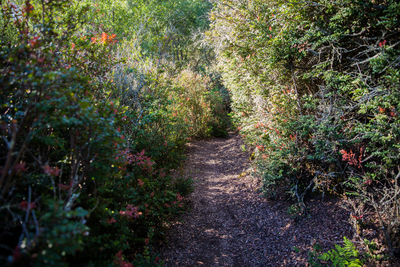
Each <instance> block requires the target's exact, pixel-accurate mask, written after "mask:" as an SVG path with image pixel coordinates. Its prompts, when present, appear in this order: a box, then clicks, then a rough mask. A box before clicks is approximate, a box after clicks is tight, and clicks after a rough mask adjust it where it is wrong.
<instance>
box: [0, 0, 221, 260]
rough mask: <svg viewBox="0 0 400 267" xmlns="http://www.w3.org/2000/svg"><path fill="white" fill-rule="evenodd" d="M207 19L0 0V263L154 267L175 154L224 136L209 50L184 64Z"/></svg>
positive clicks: (135, 6)
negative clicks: (205, 60) (206, 59)
mask: <svg viewBox="0 0 400 267" xmlns="http://www.w3.org/2000/svg"><path fill="white" fill-rule="evenodd" d="M209 8H210V6H209V3H207V2H205V1H201V0H199V1H187V0H185V1H184V0H182V1H162V2H160V1H122V0H121V1H107V0H104V1H65V0H57V1H56V0H50V1H19V2H18V1H16V3H15V2H12V1H1V9H2V10H1V11H2V12H1V17H0V25H1V29H2V35H1V37H0V73H1V76H0V84H1V92H0V98H1V114H0V118H1V122H0V124H1V137H2V141H1V144H0V150H1V158H0V165H1V178H0V218H1V220H0V245H1V252H0V265H12V266H28V265H35V266H66V265H95V266H110V265H117V266H132V264H135V265H140V264H150V265H152V264H158V263H159V259H158V258H157V257H156V255H154V254H153V252H152V247H153V245H154V244H155V243H157V242H158V240H160V238H162V233H163V229H164V228H165V226H166V225H167V223H168V222H169V220H171V218H172V217H173V216H176V215H177V214H179V213H180V212H181V211H182V210H183V209H184V205H185V196H186V195H187V194H188V193H189V192H190V190H191V182H190V179H188V178H185V177H179V174H175V175H172V173H173V170H174V169H177V168H179V167H180V164H181V162H182V159H183V152H184V149H183V148H184V144H185V143H186V142H187V141H188V139H189V138H196V137H208V136H211V134H214V135H225V134H226V129H227V128H226V127H227V124H226V120H225V118H226V116H227V115H226V114H227V101H228V99H227V95H226V94H225V93H224V92H223V88H222V86H221V84H220V83H219V80H218V79H217V78H216V77H215V75H214V74H213V73H211V72H208V71H206V69H205V68H204V66H202V65H201V64H202V63H199V62H201V56H202V55H204V54H205V53H204V52H201V51H200V50H199V52H198V53H197V55H198V57H197V58H195V56H194V55H196V54H195V53H194V54H193V56H192V57H191V58H189V57H188V56H185V55H186V54H187V53H188V51H197V50H196V48H195V47H194V46H193V42H194V41H192V40H194V39H193V38H192V36H194V35H195V33H196V32H197V31H198V30H200V29H204V28H205V27H207V23H208V20H207V17H206V16H205V14H207V12H208V10H209ZM171 11H173V12H171ZM202 14H203V15H202ZM150 26H151V27H150ZM142 27H144V28H145V30H144V31H143V29H142ZM152 27H154V28H152ZM174 38H175V39H176V40H175V43H174V42H173V41H172V40H173V39H174ZM167 40H168V41H167ZM181 40H183V41H181ZM160 47H161V48H162V49H161V50H160ZM178 63H179V64H178ZM200 69H202V71H201V72H199V70H200ZM175 173H177V172H175Z"/></svg>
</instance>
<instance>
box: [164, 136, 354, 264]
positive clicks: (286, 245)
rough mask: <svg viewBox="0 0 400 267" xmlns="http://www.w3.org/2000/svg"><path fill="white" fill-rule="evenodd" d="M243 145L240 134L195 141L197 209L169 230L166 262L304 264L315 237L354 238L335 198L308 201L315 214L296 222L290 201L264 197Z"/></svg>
mask: <svg viewBox="0 0 400 267" xmlns="http://www.w3.org/2000/svg"><path fill="white" fill-rule="evenodd" d="M241 145H242V142H241V140H240V138H239V137H238V136H231V137H230V138H228V139H213V140H209V141H198V142H195V143H192V144H190V146H189V158H188V161H187V164H186V170H185V173H186V175H188V176H189V177H192V178H193V179H194V181H195V191H194V193H193V194H192V195H191V201H192V202H193V208H192V210H190V211H189V212H188V213H187V214H185V215H184V216H183V218H181V220H180V221H181V222H176V223H175V224H174V225H173V226H172V227H171V229H170V232H169V235H168V240H167V246H166V247H164V248H162V250H161V252H160V253H161V256H162V258H163V259H164V260H165V264H166V266H296V265H298V266H304V265H305V263H306V258H307V251H306V249H308V248H311V246H312V244H314V243H315V241H318V242H319V243H320V244H321V245H322V246H323V247H325V246H331V245H332V242H340V241H341V240H342V235H344V234H347V236H349V234H350V230H351V227H350V226H349V225H348V223H347V221H348V218H349V217H348V216H349V215H348V214H347V212H344V211H342V210H341V209H340V208H339V207H338V206H337V204H336V203H334V202H323V203H319V202H315V203H308V206H309V207H310V214H311V216H309V217H307V218H303V219H301V220H300V221H299V222H298V223H295V222H294V221H293V220H292V219H291V218H290V216H289V215H288V213H287V208H288V204H285V203H278V202H269V201H267V200H265V199H264V198H262V197H261V196H260V193H259V190H258V188H259V182H258V181H257V180H256V179H255V178H253V177H251V176H250V175H248V174H249V173H250V169H249V168H250V165H249V161H248V155H247V154H246V153H243V151H242V150H241ZM326 231H327V232H326ZM343 231H346V232H347V233H343ZM298 249H299V250H300V252H295V250H296V251H297V250H298Z"/></svg>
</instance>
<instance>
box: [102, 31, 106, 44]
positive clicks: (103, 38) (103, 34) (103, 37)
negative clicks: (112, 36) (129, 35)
mask: <svg viewBox="0 0 400 267" xmlns="http://www.w3.org/2000/svg"><path fill="white" fill-rule="evenodd" d="M101 42H102V43H103V44H105V43H106V42H107V33H105V32H103V33H102V34H101Z"/></svg>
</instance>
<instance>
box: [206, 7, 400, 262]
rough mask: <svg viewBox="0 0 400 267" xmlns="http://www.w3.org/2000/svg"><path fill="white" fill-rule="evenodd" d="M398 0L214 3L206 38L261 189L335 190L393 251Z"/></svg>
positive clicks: (294, 192) (397, 236) (396, 233)
mask: <svg viewBox="0 0 400 267" xmlns="http://www.w3.org/2000/svg"><path fill="white" fill-rule="evenodd" d="M399 16H400V4H399V2H398V1H394V0H382V1H381V0H377V1H350V0H340V1H339V0H335V1H325V0H318V1H301V0H290V1H280V0H271V1H258V0H250V1H240V0H222V1H217V4H216V7H215V9H214V11H213V12H212V14H211V18H212V29H211V31H210V32H209V33H208V36H209V40H210V42H211V43H213V45H214V47H215V51H216V54H217V58H218V70H219V71H221V75H222V77H223V81H224V84H225V86H226V87H227V88H228V89H229V91H230V92H231V94H232V101H233V103H232V109H233V111H234V119H235V121H236V123H237V125H238V127H239V129H240V132H241V134H242V135H243V136H245V138H246V139H247V140H248V142H250V143H251V144H253V145H254V147H255V156H256V161H257V165H258V170H259V172H260V174H261V175H262V177H263V181H264V190H265V192H266V194H267V195H269V196H271V197H273V196H279V195H281V194H280V193H279V192H282V189H283V190H284V191H285V192H287V193H288V194H289V195H291V196H293V197H294V198H295V199H297V200H298V201H299V203H301V205H303V207H304V198H305V197H306V196H307V195H309V194H310V193H311V192H316V191H320V192H323V193H330V194H337V195H342V194H345V196H346V198H347V200H348V202H349V203H350V206H351V207H352V209H353V211H352V212H353V214H352V221H353V223H354V225H355V226H356V229H358V231H357V233H358V234H360V235H362V227H370V226H371V225H373V224H375V225H377V226H379V229H381V240H383V241H384V243H385V244H386V248H387V252H388V253H389V254H391V255H394V254H396V253H399V252H400V242H399V240H400V217H399V212H400V210H399V209H400V205H399V204H400V194H399V193H400V187H399V178H400V153H399V152H400V146H399V143H400V90H399V88H400V68H399V67H400V20H399Z"/></svg>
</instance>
